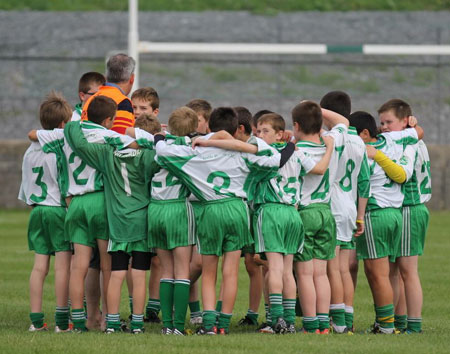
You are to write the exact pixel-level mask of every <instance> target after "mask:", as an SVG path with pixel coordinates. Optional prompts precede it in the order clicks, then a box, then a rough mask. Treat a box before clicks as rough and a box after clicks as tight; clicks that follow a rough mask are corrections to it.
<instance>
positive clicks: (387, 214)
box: [350, 112, 421, 333]
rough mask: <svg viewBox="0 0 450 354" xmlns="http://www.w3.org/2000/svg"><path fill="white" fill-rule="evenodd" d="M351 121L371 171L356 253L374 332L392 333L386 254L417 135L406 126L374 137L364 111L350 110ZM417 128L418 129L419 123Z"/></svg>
mask: <svg viewBox="0 0 450 354" xmlns="http://www.w3.org/2000/svg"><path fill="white" fill-rule="evenodd" d="M350 122H351V125H352V126H354V127H356V129H357V131H358V135H359V136H360V137H361V138H362V139H363V141H364V142H365V143H366V144H368V146H369V147H368V156H369V165H370V168H371V172H372V173H371V177H370V189H371V194H370V197H369V201H368V204H367V209H366V215H365V232H364V234H362V235H361V236H360V237H358V238H357V242H356V247H357V255H358V258H359V259H363V260H364V268H365V271H366V275H367V278H368V281H369V284H371V290H372V295H373V298H374V303H375V312H376V325H375V327H374V333H394V306H393V300H394V298H393V291H392V286H391V283H390V281H389V257H392V256H395V254H396V252H397V248H398V240H399V238H400V233H401V227H402V220H401V212H400V210H399V208H400V207H401V205H402V202H403V194H402V193H401V185H400V184H399V183H404V182H405V181H406V180H407V179H409V178H410V177H411V175H412V171H413V163H412V160H413V158H414V150H413V149H412V148H411V146H410V145H409V144H410V143H414V142H416V141H417V136H418V135H417V132H416V130H415V129H406V130H404V131H402V132H391V133H384V134H381V135H379V136H378V139H377V136H376V132H377V128H376V124H375V119H374V118H373V117H372V116H371V115H370V114H368V113H365V112H355V113H353V114H352V115H351V116H350ZM417 129H418V130H421V129H420V128H419V127H418V128H417ZM411 155H412V156H411ZM372 158H373V159H374V160H372ZM387 158H390V159H391V160H394V162H395V161H399V165H395V164H394V163H393V162H392V161H391V164H392V165H393V166H392V167H393V168H395V169H396V170H398V171H399V173H400V175H401V176H400V177H398V178H397V177H395V176H394V175H393V174H391V173H390V172H387V171H386V172H385V168H387V169H388V170H389V166H388V167H386V166H384V165H385V164H384V162H385V161H384V160H386V159H387Z"/></svg>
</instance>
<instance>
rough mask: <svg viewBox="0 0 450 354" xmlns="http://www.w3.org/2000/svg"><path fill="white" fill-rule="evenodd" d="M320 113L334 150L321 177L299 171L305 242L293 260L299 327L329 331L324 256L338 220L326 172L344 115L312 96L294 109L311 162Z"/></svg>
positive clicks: (321, 148)
mask: <svg viewBox="0 0 450 354" xmlns="http://www.w3.org/2000/svg"><path fill="white" fill-rule="evenodd" d="M322 116H323V118H324V119H325V120H328V121H329V122H330V125H331V126H332V127H333V128H332V129H331V130H330V131H329V132H328V135H329V136H331V137H333V138H334V145H335V151H334V152H333V156H332V160H331V162H330V167H329V168H328V169H327V171H326V172H325V174H324V175H323V176H316V175H312V174H308V175H305V171H304V170H302V173H301V183H302V188H301V191H300V206H299V212H300V216H301V218H302V220H303V225H304V228H305V243H304V247H303V252H302V253H297V254H296V255H295V256H294V262H296V263H295V271H296V273H297V286H298V289H299V290H298V292H299V298H300V303H301V306H302V312H303V330H304V331H305V332H309V333H323V334H328V331H329V325H330V323H329V322H330V321H329V316H328V311H329V307H330V296H331V295H330V283H329V281H328V277H327V271H326V270H327V261H328V260H330V259H332V258H333V257H334V256H335V255H334V251H335V245H336V225H335V221H334V218H333V215H332V213H331V209H330V196H331V191H330V186H331V185H332V184H333V180H331V178H330V176H335V174H336V173H335V172H334V171H335V169H336V168H337V161H336V160H337V158H336V156H335V155H336V149H337V148H339V147H341V146H342V145H343V141H344V136H345V134H346V133H347V129H348V120H347V119H346V118H344V117H343V116H341V115H340V114H337V113H334V112H331V111H328V110H325V109H321V108H320V107H319V106H318V105H317V104H316V103H314V102H311V101H304V102H302V103H300V104H298V105H297V106H296V107H295V108H294V109H293V110H292V119H293V122H294V135H295V137H296V139H297V140H298V143H297V147H298V148H299V149H300V151H302V152H303V153H304V154H305V155H306V156H309V157H311V158H312V159H313V160H315V161H318V160H320V159H321V158H322V156H323V155H324V153H325V145H324V144H323V142H322V140H321V137H320V129H321V127H322Z"/></svg>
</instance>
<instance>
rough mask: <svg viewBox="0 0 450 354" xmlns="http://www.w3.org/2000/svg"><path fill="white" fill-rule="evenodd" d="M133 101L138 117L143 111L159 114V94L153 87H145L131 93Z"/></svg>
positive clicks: (135, 113) (135, 114)
mask: <svg viewBox="0 0 450 354" xmlns="http://www.w3.org/2000/svg"><path fill="white" fill-rule="evenodd" d="M131 103H132V104H133V110H134V116H135V117H136V118H138V117H139V116H140V115H141V114H143V113H145V114H153V115H154V116H155V117H157V116H158V113H159V96H158V93H157V92H156V90H155V89H154V88H153V87H143V88H140V89H137V90H136V91H134V92H133V94H132V95H131Z"/></svg>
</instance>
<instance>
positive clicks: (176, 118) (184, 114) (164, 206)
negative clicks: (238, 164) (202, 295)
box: [135, 107, 198, 335]
mask: <svg viewBox="0 0 450 354" xmlns="http://www.w3.org/2000/svg"><path fill="white" fill-rule="evenodd" d="M197 123H198V119H197V115H196V114H195V112H194V111H193V110H191V109H190V108H188V107H181V108H178V109H176V110H175V111H173V112H172V113H171V115H170V117H169V131H170V132H171V133H172V134H175V135H169V134H167V135H166V143H167V144H169V145H170V144H180V143H184V139H185V138H184V137H185V136H187V135H189V134H191V133H193V132H195V129H196V127H197ZM135 136H136V141H137V143H138V144H139V145H141V146H144V147H148V148H152V147H153V143H154V137H153V135H151V134H149V133H147V132H145V131H142V130H140V129H135ZM189 194H190V192H189V190H188V189H187V188H186V187H185V185H184V184H182V183H181V182H180V180H179V179H178V178H177V177H175V176H174V175H173V174H172V173H170V172H169V171H167V170H166V169H161V170H160V171H159V172H158V173H156V174H155V176H154V177H153V179H152V183H151V200H150V205H149V207H148V246H149V248H156V253H157V255H158V257H159V259H160V261H161V267H162V275H161V282H160V287H159V289H160V296H159V298H160V299H161V312H162V319H163V329H162V333H163V334H172V333H173V334H175V335H184V334H185V331H184V328H185V318H186V311H187V306H188V303H189V289H190V280H189V263H190V258H191V252H192V245H193V244H195V218H194V212H193V210H192V206H191V204H190V203H189V201H188V196H189ZM174 220H176V221H177V222H176V223H174Z"/></svg>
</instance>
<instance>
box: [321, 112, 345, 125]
mask: <svg viewBox="0 0 450 354" xmlns="http://www.w3.org/2000/svg"><path fill="white" fill-rule="evenodd" d="M322 117H323V119H324V120H325V121H327V122H329V123H330V125H331V126H332V127H334V126H335V125H338V124H344V125H345V126H347V127H348V126H349V121H348V119H347V118H345V117H344V116H343V115H340V114H339V113H336V112H333V111H330V110H329V109H325V108H322Z"/></svg>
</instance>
